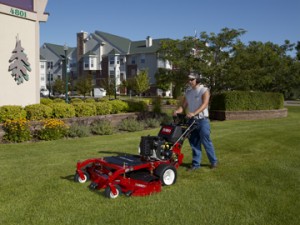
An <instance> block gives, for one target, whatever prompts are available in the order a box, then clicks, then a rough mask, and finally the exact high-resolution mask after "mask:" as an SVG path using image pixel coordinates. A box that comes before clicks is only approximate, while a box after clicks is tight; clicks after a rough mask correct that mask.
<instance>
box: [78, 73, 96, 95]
mask: <svg viewBox="0 0 300 225" xmlns="http://www.w3.org/2000/svg"><path fill="white" fill-rule="evenodd" d="M76 90H77V92H78V94H80V95H83V96H84V98H85V96H86V95H87V94H89V93H91V91H92V90H93V85H92V77H91V76H86V77H81V78H79V79H78V81H77V84H76Z"/></svg>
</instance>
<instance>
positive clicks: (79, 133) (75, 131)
mask: <svg viewBox="0 0 300 225" xmlns="http://www.w3.org/2000/svg"><path fill="white" fill-rule="evenodd" d="M90 134H91V129H90V127H89V126H87V125H82V124H78V123H73V124H72V125H71V126H70V127H69V129H68V134H67V135H68V137H73V138H74V137H88V136H90Z"/></svg>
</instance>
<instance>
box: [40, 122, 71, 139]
mask: <svg viewBox="0 0 300 225" xmlns="http://www.w3.org/2000/svg"><path fill="white" fill-rule="evenodd" d="M67 131H68V127H67V126H66V125H65V123H64V122H63V121H62V120H59V119H46V120H44V121H43V125H42V128H41V129H40V130H38V131H37V137H38V138H39V139H40V140H45V141H50V140H57V139H61V138H63V137H64V136H65V135H66V134H67Z"/></svg>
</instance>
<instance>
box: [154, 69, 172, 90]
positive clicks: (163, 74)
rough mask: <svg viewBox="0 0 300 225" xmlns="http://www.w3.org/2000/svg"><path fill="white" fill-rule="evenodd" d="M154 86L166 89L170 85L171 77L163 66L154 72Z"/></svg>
mask: <svg viewBox="0 0 300 225" xmlns="http://www.w3.org/2000/svg"><path fill="white" fill-rule="evenodd" d="M155 80H156V87H157V88H159V89H161V90H163V91H168V90H169V89H170V86H171V80H172V79H171V77H170V73H169V70H167V69H164V68H158V71H157V72H156V73H155Z"/></svg>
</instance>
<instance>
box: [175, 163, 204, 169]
mask: <svg viewBox="0 0 300 225" xmlns="http://www.w3.org/2000/svg"><path fill="white" fill-rule="evenodd" d="M180 167H184V168H187V169H188V168H190V167H191V163H182V164H181V165H180ZM201 167H210V164H207V163H202V164H201Z"/></svg>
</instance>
